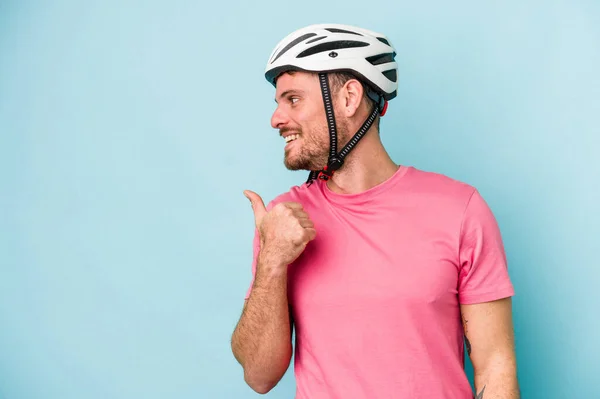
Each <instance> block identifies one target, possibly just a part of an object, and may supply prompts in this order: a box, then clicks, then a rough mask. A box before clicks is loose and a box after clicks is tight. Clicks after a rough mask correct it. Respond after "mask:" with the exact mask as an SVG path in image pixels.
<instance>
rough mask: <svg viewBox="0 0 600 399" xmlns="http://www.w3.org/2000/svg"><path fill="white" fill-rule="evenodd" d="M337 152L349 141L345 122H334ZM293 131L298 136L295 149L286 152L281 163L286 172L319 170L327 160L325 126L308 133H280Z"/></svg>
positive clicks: (328, 147)
mask: <svg viewBox="0 0 600 399" xmlns="http://www.w3.org/2000/svg"><path fill="white" fill-rule="evenodd" d="M336 125H337V126H336V131H337V134H336V135H337V141H338V144H337V151H338V152H339V151H340V150H341V149H342V148H343V146H344V145H345V144H346V143H347V142H348V141H349V140H350V137H349V131H348V128H347V123H346V121H343V120H341V121H339V122H337V121H336ZM288 131H293V132H294V133H297V134H299V135H300V137H299V139H297V140H298V141H299V142H298V143H297V145H296V148H292V149H291V150H289V151H286V153H285V155H284V160H283V163H284V165H285V167H286V168H287V169H288V170H294V171H296V170H309V171H310V170H321V169H323V167H325V166H326V165H327V160H328V159H329V149H330V143H329V129H328V127H327V125H325V126H321V127H318V128H314V129H312V130H311V131H309V132H303V131H302V129H281V133H282V134H283V133H285V132H288Z"/></svg>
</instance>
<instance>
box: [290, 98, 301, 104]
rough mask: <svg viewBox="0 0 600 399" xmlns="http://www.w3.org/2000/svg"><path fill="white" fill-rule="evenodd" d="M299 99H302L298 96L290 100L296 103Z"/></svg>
mask: <svg viewBox="0 0 600 399" xmlns="http://www.w3.org/2000/svg"><path fill="white" fill-rule="evenodd" d="M298 100H300V99H299V98H298V97H290V102H291V103H292V104H295V103H296V102H297V101H298Z"/></svg>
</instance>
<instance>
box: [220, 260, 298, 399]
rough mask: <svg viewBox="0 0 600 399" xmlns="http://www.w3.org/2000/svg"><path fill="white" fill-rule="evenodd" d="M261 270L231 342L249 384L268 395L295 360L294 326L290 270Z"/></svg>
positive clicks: (266, 266) (267, 268)
mask: <svg viewBox="0 0 600 399" xmlns="http://www.w3.org/2000/svg"><path fill="white" fill-rule="evenodd" d="M258 261H259V262H261V264H260V265H259V267H257V271H258V272H257V275H256V279H255V281H254V285H253V288H252V292H251V293H250V297H249V298H248V299H247V300H246V301H245V302H244V310H243V312H242V316H241V318H240V320H239V322H238V325H237V327H236V329H235V331H234V333H233V336H232V339H231V347H232V351H233V354H234V356H235V358H236V359H237V361H238V362H239V363H240V364H241V365H242V367H243V369H244V379H245V381H246V383H247V384H248V385H249V386H250V387H251V388H252V389H253V390H255V391H256V392H258V393H263V394H264V393H267V392H269V391H270V390H271V389H273V387H275V385H277V383H278V382H279V381H280V380H281V378H282V377H283V375H284V374H285V372H286V371H287V369H288V367H289V364H290V361H291V358H292V342H291V334H292V326H291V322H290V320H291V318H290V312H289V305H288V300H287V287H286V286H287V276H286V269H285V268H281V267H269V265H266V264H263V263H262V260H261V259H260V257H259V260H258Z"/></svg>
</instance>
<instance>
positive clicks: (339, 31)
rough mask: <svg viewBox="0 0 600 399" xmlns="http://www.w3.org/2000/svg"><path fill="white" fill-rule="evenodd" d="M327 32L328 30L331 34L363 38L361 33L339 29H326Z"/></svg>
mask: <svg viewBox="0 0 600 399" xmlns="http://www.w3.org/2000/svg"><path fill="white" fill-rule="evenodd" d="M325 30H328V31H329V32H331V33H349V34H351V35H358V36H362V35H361V34H360V33H357V32H352V31H350V30H345V29H339V28H325Z"/></svg>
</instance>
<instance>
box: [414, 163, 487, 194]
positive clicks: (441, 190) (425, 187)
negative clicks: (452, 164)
mask: <svg viewBox="0 0 600 399" xmlns="http://www.w3.org/2000/svg"><path fill="white" fill-rule="evenodd" d="M410 169H411V173H410V179H409V180H410V184H409V187H410V190H411V191H413V192H417V193H419V194H423V195H429V196H433V197H435V198H438V199H445V200H451V201H458V202H460V203H464V202H465V201H468V200H469V198H470V197H471V196H472V195H473V193H475V192H476V191H477V189H476V188H475V187H474V186H473V185H471V184H470V183H467V182H466V181H463V180H460V179H458V178H456V177H452V176H450V175H448V174H445V173H442V172H438V171H428V170H424V169H418V168H414V167H411V168H410Z"/></svg>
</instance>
